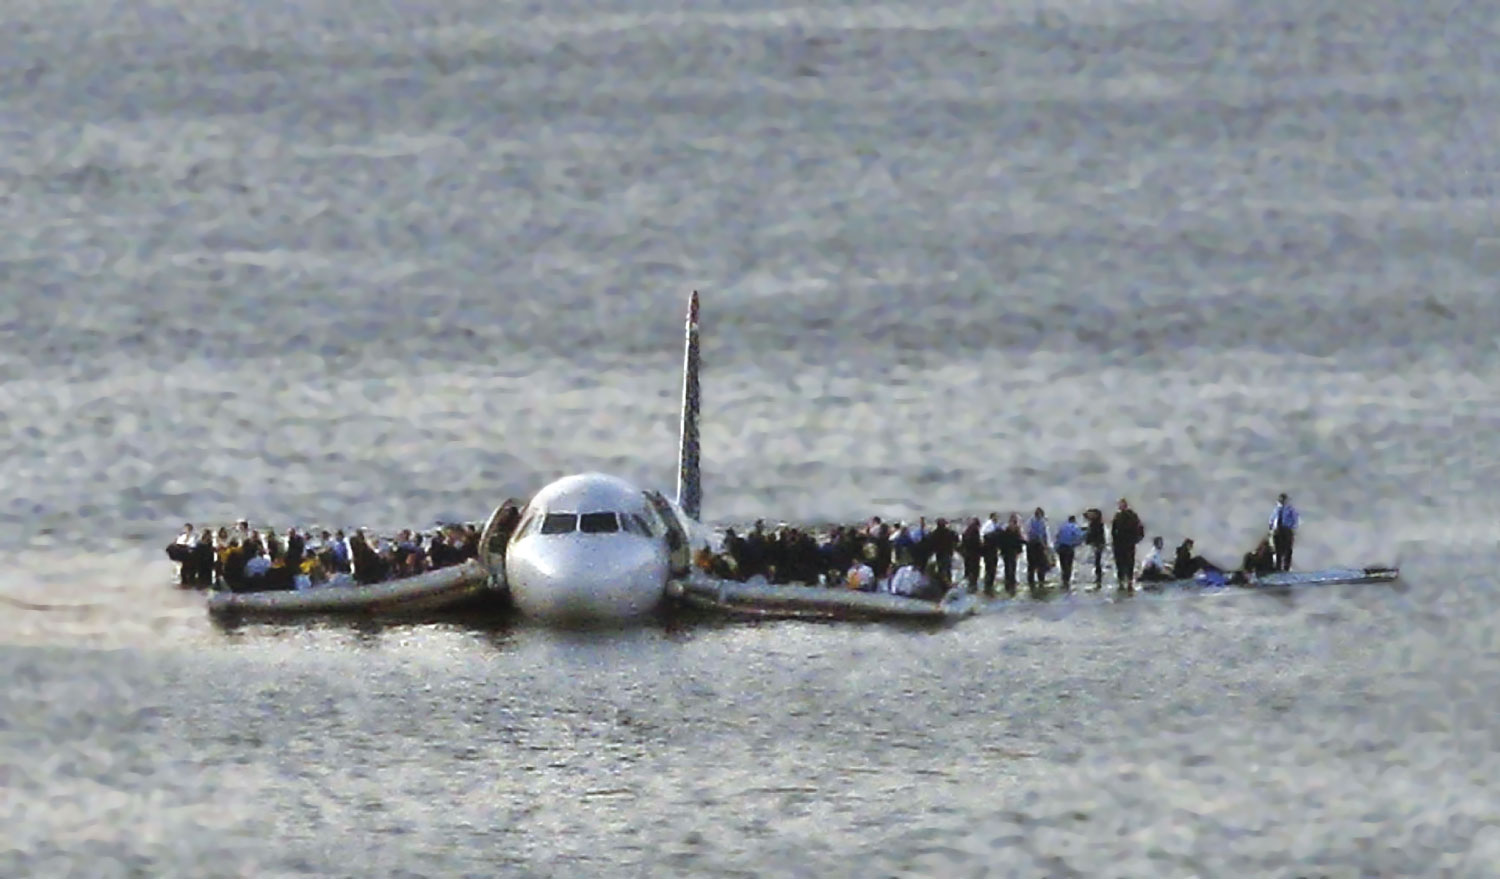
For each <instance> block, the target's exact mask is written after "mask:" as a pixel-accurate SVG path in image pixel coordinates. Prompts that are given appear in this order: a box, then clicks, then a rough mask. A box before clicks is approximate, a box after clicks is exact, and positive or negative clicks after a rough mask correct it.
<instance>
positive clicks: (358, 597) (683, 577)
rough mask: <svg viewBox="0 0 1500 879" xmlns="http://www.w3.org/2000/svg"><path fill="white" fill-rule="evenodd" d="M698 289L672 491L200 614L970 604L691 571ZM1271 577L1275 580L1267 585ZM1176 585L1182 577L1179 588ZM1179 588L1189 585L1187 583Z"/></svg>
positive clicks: (585, 485)
mask: <svg viewBox="0 0 1500 879" xmlns="http://www.w3.org/2000/svg"><path fill="white" fill-rule="evenodd" d="M698 373H699V348H698V293H697V291H694V292H693V293H692V295H691V296H689V298H688V311H687V326H686V331H685V340H684V350H683V372H682V405H681V416H682V420H681V427H680V433H679V438H678V448H677V496H676V498H675V499H669V498H667V497H666V496H665V495H663V494H662V493H661V492H659V491H654V490H650V489H643V488H641V487H639V486H636V485H634V484H632V483H631V482H629V481H628V480H626V479H622V478H620V477H618V476H611V475H608V474H605V473H577V474H574V475H571V476H565V477H563V478H561V479H558V480H556V481H555V482H552V483H550V484H548V485H546V486H545V487H543V488H542V489H541V490H540V491H538V492H537V493H536V494H535V495H533V496H532V498H531V499H530V500H529V501H528V502H526V504H525V505H524V506H521V505H519V504H518V503H517V502H515V501H510V500H508V501H506V502H504V503H502V504H501V505H500V506H498V507H496V508H495V510H494V512H492V513H491V514H490V517H489V519H488V520H487V521H486V523H485V526H484V529H483V530H482V531H481V533H480V538H479V556H480V558H479V559H478V561H477V564H475V563H469V564H467V565H465V566H457V567H449V568H442V569H438V570H434V571H429V572H427V573H425V574H420V575H415V576H413V577H410V578H404V579H401V580H394V581H388V582H384V583H377V584H374V585H368V586H364V587H361V588H357V589H356V588H343V589H311V590H307V591H291V592H287V591H279V592H274V591H273V592H249V593H245V594H237V593H235V592H233V591H219V592H215V593H213V594H212V595H210V597H209V612H210V614H213V615H223V616H231V617H232V616H234V615H236V614H244V613H272V614H275V613H298V612H328V611H339V610H380V609H385V610H402V611H417V610H421V609H424V608H435V607H441V606H447V605H451V604H452V603H454V602H459V601H464V600H467V599H469V598H473V597H476V596H477V595H479V594H493V593H494V591H496V590H498V591H500V592H508V594H509V599H510V604H511V605H512V606H513V608H514V610H516V611H517V612H519V613H520V615H521V616H523V617H529V618H531V619H534V620H537V621H540V622H544V623H552V624H564V625H566V624H572V623H598V622H621V621H628V620H632V619H638V618H642V617H646V616H649V615H651V614H653V613H655V612H656V611H657V610H658V609H660V608H662V607H663V605H664V604H666V603H667V602H669V601H670V600H672V599H674V598H680V599H682V600H683V601H684V602H686V603H688V604H692V605H695V606H697V607H707V608H709V609H713V610H719V611H730V612H742V611H746V612H753V613H755V614H761V615H774V614H778V613H784V614H788V615H809V616H827V615H834V616H858V615H864V616H876V617H885V618H894V617H920V618H928V619H931V618H940V619H957V618H962V617H964V616H968V615H971V614H973V613H976V612H978V609H979V606H980V603H979V599H977V598H976V597H975V596H973V595H972V594H970V593H968V592H967V590H966V589H964V588H963V587H962V586H961V585H959V586H955V587H954V588H953V589H951V590H950V591H949V593H948V594H947V595H945V596H944V597H943V599H942V600H941V601H938V602H932V601H926V600H921V599H916V598H910V597H906V596H899V595H893V594H877V593H863V592H858V591H851V590H844V589H813V590H810V589H806V588H804V587H802V586H788V585H775V584H767V583H763V582H762V583H758V584H757V583H754V582H747V583H727V582H723V581H714V580H712V578H710V579H709V580H708V581H707V582H705V581H703V580H702V578H695V577H693V576H691V575H692V573H693V572H692V565H693V559H694V555H695V553H697V552H698V551H700V550H702V549H710V550H711V549H713V548H714V546H715V536H714V533H713V531H712V530H711V529H709V528H708V527H706V526H704V525H703V524H702V522H701V521H700V516H701V509H702V498H703V493H702V483H701V478H700V472H699V471H700V466H699V432H698V421H699V410H700V407H701V396H700V393H699V381H698ZM1277 576H1278V575H1273V576H1272V578H1271V579H1270V580H1267V581H1266V582H1265V583H1264V584H1263V585H1267V586H1273V587H1275V586H1295V585H1303V584H1306V585H1324V584H1328V585H1332V584H1339V583H1366V582H1388V581H1390V580H1393V579H1395V578H1397V577H1399V569H1396V568H1362V569H1343V568H1340V569H1331V570H1327V571H1319V572H1311V573H1306V572H1304V573H1297V574H1286V575H1279V576H1280V579H1277ZM1273 581H1274V582H1273ZM1178 585H1179V586H1182V585H1184V584H1178ZM1186 585H1187V586H1194V585H1195V581H1189V582H1188V583H1187V584H1186Z"/></svg>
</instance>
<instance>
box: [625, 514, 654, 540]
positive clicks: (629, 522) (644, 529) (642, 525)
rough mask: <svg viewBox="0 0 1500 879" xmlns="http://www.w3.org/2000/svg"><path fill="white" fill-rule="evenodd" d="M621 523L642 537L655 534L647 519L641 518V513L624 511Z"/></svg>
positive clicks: (632, 532)
mask: <svg viewBox="0 0 1500 879" xmlns="http://www.w3.org/2000/svg"><path fill="white" fill-rule="evenodd" d="M620 524H621V525H623V526H624V527H625V530H626V531H629V532H630V533H631V534H639V535H640V536H642V537H654V536H655V535H654V534H652V533H651V526H650V525H647V524H646V520H645V519H643V518H641V516H640V514H639V513H622V514H621V515H620Z"/></svg>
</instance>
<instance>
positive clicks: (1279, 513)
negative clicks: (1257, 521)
mask: <svg viewBox="0 0 1500 879" xmlns="http://www.w3.org/2000/svg"><path fill="white" fill-rule="evenodd" d="M1300 521H1301V517H1299V516H1298V515H1297V508H1296V507H1294V506H1292V503H1291V501H1290V500H1288V498H1287V496H1286V494H1285V493H1284V492H1283V493H1282V495H1281V496H1280V497H1278V498H1277V499H1276V509H1274V510H1272V511H1271V522H1270V528H1271V547H1272V550H1273V551H1274V552H1275V563H1276V570H1278V571H1290V570H1291V569H1292V544H1293V543H1295V542H1296V538H1297V526H1298V525H1299V524H1300Z"/></svg>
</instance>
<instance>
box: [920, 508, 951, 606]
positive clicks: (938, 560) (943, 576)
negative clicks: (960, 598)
mask: <svg viewBox="0 0 1500 879" xmlns="http://www.w3.org/2000/svg"><path fill="white" fill-rule="evenodd" d="M927 537H928V546H930V547H931V548H932V566H933V568H934V569H935V570H934V572H933V579H934V580H935V581H936V582H937V583H938V584H940V585H941V586H942V587H943V592H944V593H945V594H946V593H947V591H948V587H949V586H952V585H953V551H954V550H955V549H957V548H958V535H957V534H956V533H954V531H953V529H952V528H949V527H948V520H947V519H938V520H937V526H936V527H934V528H933V529H932V533H931V534H929V535H927Z"/></svg>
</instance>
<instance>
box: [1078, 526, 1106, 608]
mask: <svg viewBox="0 0 1500 879" xmlns="http://www.w3.org/2000/svg"><path fill="white" fill-rule="evenodd" d="M1083 520H1084V521H1085V522H1087V523H1089V525H1088V536H1087V537H1085V538H1084V542H1085V543H1087V544H1088V545H1089V548H1090V549H1092V550H1093V551H1094V588H1095V589H1103V588H1104V544H1105V537H1104V511H1103V510H1100V509H1099V508H1098V507H1090V508H1089V509H1087V510H1084V511H1083Z"/></svg>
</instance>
